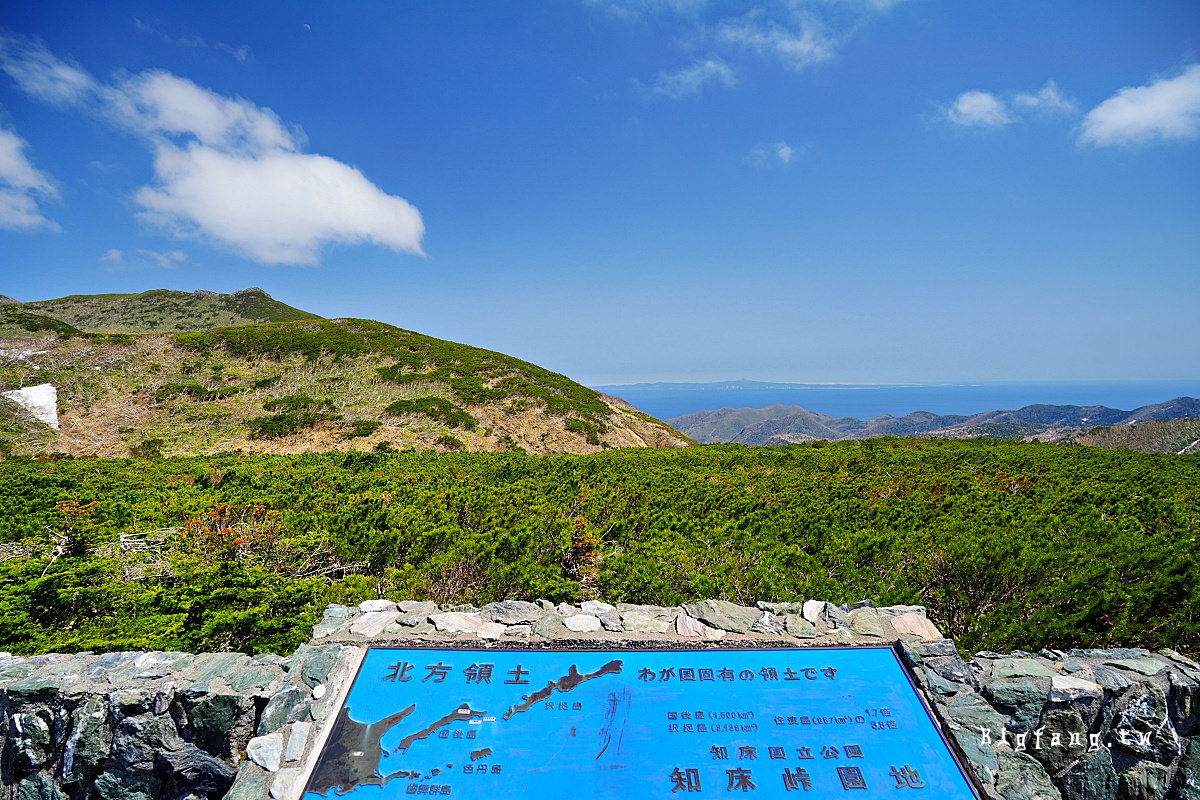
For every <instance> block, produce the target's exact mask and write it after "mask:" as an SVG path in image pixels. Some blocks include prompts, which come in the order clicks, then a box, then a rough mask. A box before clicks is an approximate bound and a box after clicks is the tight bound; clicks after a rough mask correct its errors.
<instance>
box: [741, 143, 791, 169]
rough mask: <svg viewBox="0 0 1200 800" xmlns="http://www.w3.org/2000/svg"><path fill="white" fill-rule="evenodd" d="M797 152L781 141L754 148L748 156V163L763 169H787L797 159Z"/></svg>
mask: <svg viewBox="0 0 1200 800" xmlns="http://www.w3.org/2000/svg"><path fill="white" fill-rule="evenodd" d="M796 155H797V150H796V148H795V147H792V146H791V145H790V144H788V143H787V142H783V141H779V142H775V143H774V144H760V145H756V146H754V147H752V148H751V149H750V152H749V153H747V154H746V162H747V163H749V164H750V165H751V166H755V167H759V168H761V169H769V168H771V167H786V166H788V165H789V164H791V163H792V160H793V159H794V158H795V157H796Z"/></svg>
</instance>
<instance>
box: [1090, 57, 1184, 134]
mask: <svg viewBox="0 0 1200 800" xmlns="http://www.w3.org/2000/svg"><path fill="white" fill-rule="evenodd" d="M1197 138H1200V64H1192V65H1191V66H1189V67H1188V68H1187V69H1185V70H1184V71H1183V72H1182V73H1181V74H1179V75H1177V76H1175V77H1173V78H1160V79H1159V80H1157V81H1154V82H1153V83H1151V84H1149V85H1147V86H1131V87H1125V88H1124V89H1121V90H1120V91H1118V92H1117V93H1116V94H1114V95H1113V96H1112V97H1110V98H1108V99H1107V100H1105V101H1104V102H1103V103H1101V104H1100V105H1098V106H1096V107H1095V108H1093V109H1092V110H1091V111H1089V112H1088V113H1087V115H1086V116H1085V117H1084V118H1083V131H1082V133H1081V134H1080V136H1079V140H1080V142H1083V143H1085V144H1094V145H1097V146H1107V145H1130V144H1139V143H1141V142H1147V141H1151V140H1154V139H1166V140H1179V141H1188V140H1192V139H1197Z"/></svg>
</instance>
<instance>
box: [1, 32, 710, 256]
mask: <svg viewBox="0 0 1200 800" xmlns="http://www.w3.org/2000/svg"><path fill="white" fill-rule="evenodd" d="M14 42H15V44H14ZM0 68H3V69H4V70H5V71H6V72H8V73H9V74H10V75H13V76H14V78H16V80H17V83H18V85H19V86H20V87H21V88H22V89H24V90H25V91H27V92H29V93H30V94H32V95H34V96H35V97H38V98H41V99H43V100H45V101H47V102H51V103H54V104H56V105H63V106H69V107H75V108H80V109H84V110H87V111H90V112H92V113H95V114H98V115H99V116H101V117H102V118H103V119H105V120H107V121H109V122H110V123H112V124H114V125H116V126H118V127H120V128H123V129H125V130H127V131H130V132H132V133H134V134H136V135H137V136H138V137H139V138H141V139H142V140H143V141H145V142H146V143H147V145H148V146H149V147H150V148H151V150H152V151H153V153H154V171H155V183H154V185H152V186H145V187H142V188H141V189H139V190H138V191H137V192H136V193H135V195H134V198H135V200H136V201H137V202H138V203H139V204H140V205H141V206H142V208H143V211H142V212H141V213H140V214H139V216H140V218H141V219H143V220H145V221H148V222H150V223H153V224H156V225H160V226H163V227H165V228H166V229H167V230H169V231H170V232H172V233H174V234H176V235H178V236H186V237H202V238H206V239H208V240H211V241H213V242H214V243H216V244H219V245H221V246H224V247H227V248H229V249H232V250H234V251H236V252H239V253H242V254H244V255H245V256H247V257H249V258H251V259H254V260H257V261H261V262H263V263H268V264H316V263H318V262H319V255H320V250H321V248H322V247H323V246H324V245H326V244H330V243H340V244H358V243H371V244H377V245H382V246H384V247H388V248H391V249H392V250H395V251H397V252H401V253H415V254H421V239H422V237H423V236H424V232H425V227H424V223H423V222H422V220H421V215H420V213H419V212H418V211H417V209H416V208H414V207H413V206H412V205H410V204H409V203H408V202H407V201H405V200H404V199H402V198H400V197H396V196H394V195H390V194H387V193H386V192H384V191H383V190H382V189H380V188H379V187H377V186H375V185H374V184H373V183H371V182H370V181H369V180H368V179H367V178H366V177H365V176H364V175H363V174H362V173H361V172H360V171H359V170H357V169H355V168H353V167H350V166H348V165H346V164H343V163H341V162H339V161H336V160H334V159H332V158H329V157H327V156H321V155H315V154H305V153H302V152H301V147H302V145H303V144H304V138H303V134H302V132H301V131H299V129H297V128H294V127H290V126H288V125H285V124H284V123H283V121H282V120H280V119H279V117H278V115H276V114H275V112H273V111H271V109H269V108H263V107H260V106H257V105H255V104H254V103H252V102H250V101H249V100H246V99H244V98H240V97H224V96H222V95H219V94H217V93H215V92H212V91H210V90H208V89H205V88H203V87H201V86H198V85H196V84H195V83H193V82H191V81H189V80H187V79H185V78H180V77H178V76H176V75H172V74H170V73H168V72H163V71H161V70H152V71H147V72H143V73H141V74H139V75H134V76H131V77H124V78H121V79H119V80H117V81H116V82H114V83H112V84H107V85H101V84H99V83H97V82H96V81H95V80H94V79H92V78H91V76H89V75H87V73H85V72H83V71H82V70H79V69H78V68H76V67H73V66H71V65H69V64H66V63H65V62H63V61H61V60H60V59H58V58H57V57H56V56H54V55H53V54H51V53H50V52H49V51H47V50H46V49H45V48H44V47H43V46H42V45H41V44H39V43H31V42H28V41H25V40H14V39H12V38H8V39H0ZM726 69H728V68H726ZM731 74H732V73H730V75H731ZM717 79H720V78H719V76H718V78H717ZM8 205H12V204H11V203H9V204H8ZM7 213H9V214H10V215H13V216H14V218H18V219H19V218H20V216H19V214H20V213H21V208H20V207H19V204H18V205H15V206H13V207H12V208H11V209H9V210H8V211H7ZM152 260H155V259H152ZM168 261H170V259H168ZM165 265H169V264H165Z"/></svg>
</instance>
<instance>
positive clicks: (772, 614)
mask: <svg viewBox="0 0 1200 800" xmlns="http://www.w3.org/2000/svg"><path fill="white" fill-rule="evenodd" d="M889 642H899V644H900V646H901V652H902V653H903V655H904V658H905V659H906V660H907V661H908V663H909V664H910V666H912V667H913V671H914V673H915V675H916V677H917V681H918V683H919V684H920V685H921V686H922V687H923V688H924V689H925V690H926V695H927V697H928V698H929V699H930V700H931V701H932V705H933V707H934V709H935V711H936V715H937V716H938V717H940V719H941V721H942V723H943V728H944V730H946V731H947V732H948V734H949V735H950V736H951V737H953V739H954V740H955V741H957V743H958V745H959V746H960V748H961V750H962V752H963V754H964V755H965V757H966V758H967V760H968V762H969V764H970V765H971V767H972V769H973V770H974V771H975V773H976V775H977V776H978V777H979V780H980V783H981V784H982V785H983V786H984V791H985V794H986V796H988V797H990V798H1003V800H1026V799H1027V798H1028V799H1033V798H1036V799H1037V800H1060V799H1062V800H1084V799H1085V798H1086V799H1087V800H1093V799H1094V800H1101V799H1102V798H1103V799H1105V800H1107V799H1108V798H1112V799H1113V800H1116V799H1117V798H1120V799H1121V800H1200V664H1197V663H1196V662H1194V661H1191V660H1189V659H1187V658H1186V657H1184V656H1182V655H1180V654H1178V653H1175V652H1172V651H1165V650H1164V651H1160V652H1158V653H1150V652H1149V651H1146V650H1136V649H1129V650H1072V651H1068V652H1059V651H1042V652H1040V653H1036V654H1035V653H1024V652H1015V653H1009V654H1000V653H990V652H982V653H978V654H976V656H975V657H974V658H972V659H971V660H970V661H964V660H963V659H962V658H961V657H960V654H959V653H958V651H957V650H956V648H955V646H954V643H953V642H952V641H950V640H948V639H943V638H942V637H941V634H940V633H939V632H938V630H937V628H936V627H935V626H934V625H933V624H932V623H931V622H930V621H929V620H928V619H927V618H926V616H925V610H924V609H923V608H921V607H919V606H899V607H892V608H875V607H874V606H873V605H872V604H871V603H869V602H863V603H857V604H853V605H845V606H835V605H833V604H830V603H825V602H822V601H808V602H806V603H780V604H773V603H760V604H759V607H757V608H746V607H743V606H737V605H734V604H732V603H726V602H723V601H717V600H706V601H703V602H699V603H694V604H687V605H684V606H682V607H674V608H663V607H658V606H637V605H617V606H613V605H608V604H605V603H600V602H595V601H592V602H588V603H584V604H583V605H582V606H581V607H573V606H569V605H566V604H561V605H558V606H555V605H552V604H550V603H548V602H546V601H539V602H537V603H529V602H523V601H505V602H502V603H493V604H490V605H488V606H485V607H484V608H482V609H476V608H473V607H470V606H456V607H438V606H436V605H434V604H432V603H420V602H401V603H393V602H391V601H387V600H377V601H370V602H367V603H363V604H362V605H361V606H359V607H345V606H330V607H329V608H328V609H326V612H325V618H324V619H323V620H322V622H321V623H319V624H318V625H317V626H316V627H315V628H314V631H313V640H312V642H310V643H309V644H308V645H305V646H303V647H301V648H300V649H299V650H298V651H297V652H296V653H294V654H292V655H291V656H290V657H288V658H281V657H279V656H274V655H261V656H254V657H250V656H246V655H242V654H239V653H207V654H200V655H189V654H186V653H107V654H104V655H99V656H97V655H92V654H87V653H81V654H76V655H58V654H52V655H45V656H36V657H33V658H16V657H11V656H5V655H4V654H0V737H2V739H0V740H2V749H0V797H2V798H4V800H10V799H11V798H20V800H68V798H69V800H85V799H90V798H102V800H157V798H164V800H216V798H221V797H228V798H231V800H267V798H272V800H290V798H297V797H299V794H300V791H301V789H302V786H303V781H304V778H305V775H306V771H305V770H306V769H311V765H312V763H313V760H314V757H315V753H316V752H317V751H318V750H319V747H320V744H321V742H322V740H323V736H324V733H325V729H324V725H323V724H324V723H325V722H327V721H328V720H329V719H331V718H332V717H333V716H334V715H333V714H331V713H329V712H330V709H334V708H337V707H338V706H339V705H340V703H341V700H342V698H343V696H344V692H345V691H346V689H347V688H348V684H349V682H350V678H351V677H352V676H353V674H354V671H355V669H356V668H357V664H358V662H359V660H360V659H361V656H362V654H363V653H364V652H365V648H366V647H367V646H370V645H373V644H374V645H393V646H414V647H419V646H426V647H433V646H437V647H455V646H462V647H473V648H479V647H523V648H528V647H564V648H605V649H609V648H611V649H620V648H623V647H634V648H649V647H656V646H658V647H661V646H671V647H679V646H693V647H803V646H811V645H878V644H881V643H889Z"/></svg>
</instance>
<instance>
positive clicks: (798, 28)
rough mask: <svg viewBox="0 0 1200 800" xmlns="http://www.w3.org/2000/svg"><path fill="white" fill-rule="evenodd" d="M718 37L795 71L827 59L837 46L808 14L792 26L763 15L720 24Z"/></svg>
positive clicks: (795, 21) (817, 20)
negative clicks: (776, 60)
mask: <svg viewBox="0 0 1200 800" xmlns="http://www.w3.org/2000/svg"><path fill="white" fill-rule="evenodd" d="M716 38H717V40H718V41H720V42H723V43H726V44H730V45H733V46H735V47H738V48H742V49H747V50H750V51H752V52H754V53H755V54H757V55H759V56H762V57H770V58H776V59H779V60H780V61H781V62H783V63H784V64H785V65H787V66H788V67H791V68H792V69H803V68H804V67H807V66H808V65H810V64H814V63H816V62H818V61H824V60H826V59H827V58H829V57H831V56H832V55H833V52H834V47H835V44H834V42H833V41H832V40H831V39H830V38H829V36H828V34H827V33H826V32H825V30H824V25H822V24H821V22H820V20H819V19H818V18H817V17H815V16H813V15H809V14H805V15H802V16H800V17H799V18H798V19H795V20H793V21H792V22H791V24H790V25H784V24H781V23H780V22H778V21H776V20H774V19H770V18H764V17H763V16H762V15H761V14H749V15H747V16H745V17H743V18H741V19H737V20H727V21H724V22H722V23H720V24H719V25H718V26H717V28H716Z"/></svg>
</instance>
